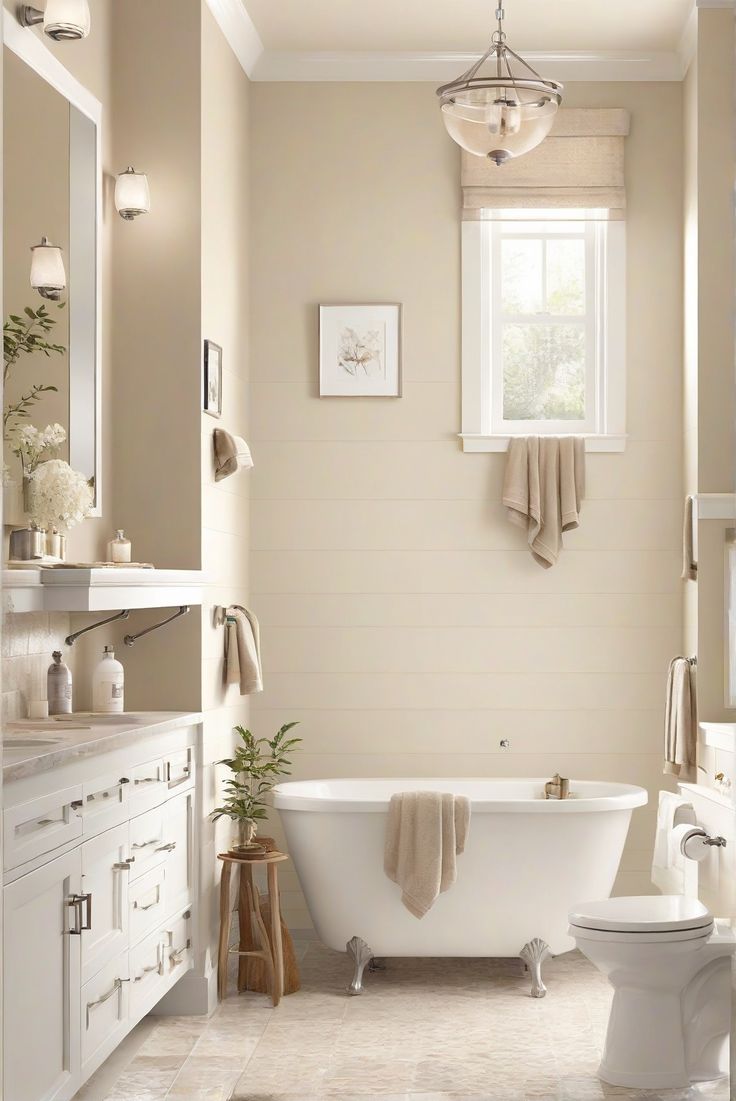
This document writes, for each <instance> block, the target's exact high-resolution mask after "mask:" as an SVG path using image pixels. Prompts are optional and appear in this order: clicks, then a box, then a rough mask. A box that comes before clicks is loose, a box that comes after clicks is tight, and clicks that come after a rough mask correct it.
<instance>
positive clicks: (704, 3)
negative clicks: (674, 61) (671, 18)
mask: <svg viewBox="0 0 736 1101" xmlns="http://www.w3.org/2000/svg"><path fill="white" fill-rule="evenodd" d="M708 8H712V9H720V10H721V11H723V9H724V8H725V9H730V10H731V11H736V0H694V3H693V6H692V8H691V9H690V14H689V15H688V17H687V19H686V21H685V26H684V28H683V31H682V37H681V39H680V45H679V48H678V51H677V52H678V54H679V57H680V67H681V69H682V77H683V79H684V78H685V75H686V74H687V71H688V69H689V68H690V63H691V62H692V60H693V58H694V57H695V51H696V49H697V46H698V12H699V11H705V10H707V9H708Z"/></svg>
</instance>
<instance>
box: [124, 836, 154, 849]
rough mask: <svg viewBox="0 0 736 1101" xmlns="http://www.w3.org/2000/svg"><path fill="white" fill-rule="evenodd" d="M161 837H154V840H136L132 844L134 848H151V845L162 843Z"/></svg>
mask: <svg viewBox="0 0 736 1101" xmlns="http://www.w3.org/2000/svg"><path fill="white" fill-rule="evenodd" d="M160 844H161V838H160V837H154V838H153V840H152V841H135V842H134V843H133V845H132V846H131V847H132V848H134V849H150V847H151V845H160Z"/></svg>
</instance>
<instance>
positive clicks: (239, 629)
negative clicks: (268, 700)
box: [225, 604, 263, 696]
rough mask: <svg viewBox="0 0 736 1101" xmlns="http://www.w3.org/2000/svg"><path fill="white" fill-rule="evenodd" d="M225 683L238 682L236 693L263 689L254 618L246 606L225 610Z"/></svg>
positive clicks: (257, 633) (235, 605) (259, 650)
mask: <svg viewBox="0 0 736 1101" xmlns="http://www.w3.org/2000/svg"><path fill="white" fill-rule="evenodd" d="M225 647H226V649H225V683H226V684H239V685H240V695H241V696H249V695H251V694H252V693H253V692H262V691H263V672H262V669H261V640H260V631H259V628H258V620H257V619H256V617H255V616H254V615H253V612H249V611H248V609H247V608H241V607H240V605H239V604H234V605H233V606H232V607H231V608H228V609H227V620H226V625H225Z"/></svg>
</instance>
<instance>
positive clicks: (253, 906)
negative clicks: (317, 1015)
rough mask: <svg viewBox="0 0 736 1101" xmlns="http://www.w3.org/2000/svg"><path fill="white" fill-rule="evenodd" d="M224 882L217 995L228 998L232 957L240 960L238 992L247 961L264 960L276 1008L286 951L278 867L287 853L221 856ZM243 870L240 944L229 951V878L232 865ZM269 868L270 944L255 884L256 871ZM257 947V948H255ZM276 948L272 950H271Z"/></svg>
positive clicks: (239, 916)
mask: <svg viewBox="0 0 736 1101" xmlns="http://www.w3.org/2000/svg"><path fill="white" fill-rule="evenodd" d="M217 859H218V860H221V861H222V878H221V879H220V949H219V957H218V966H217V992H218V995H219V997H220V998H221V999H222V998H225V997H226V996H227V961H228V957H229V956H230V955H236V956H239V957H240V967H239V969H238V990H243V989H245V968H246V966H247V965H246V959H247V957H255V958H257V959H261V960H263V962H264V964H265V966H266V972H267V974H268V977H269V986H270V993H271V1001H272V1002H273V1004H274V1006H277V1005H278V1004H279V1002H280V1001H281V996H282V994H283V992H284V951H283V945H282V940H281V904H280V902H279V879H278V865H279V864H280V863H281V861H282V860H288V859H289V858H288V856H287V855H286V853H280V852H276V851H273V852H266V853H258V854H254V855H250V854H246V853H244V854H242V855H236V854H235V853H220V854H219V855H218V857H217ZM234 864H237V865H238V867H239V868H240V883H239V889H238V920H239V923H240V943H239V945H238V947H237V948H231V947H230V923H231V921H232V911H231V909H230V876H231V872H232V868H233V865H234ZM263 864H265V865H266V873H267V876H268V900H269V905H270V909H271V940H270V941H269V937H268V933H267V932H266V926H265V925H264V924H263V918H262V917H261V896H260V894H259V892H258V888H257V887H256V885H255V883H254V882H253V868H254V867H257V866H258V865H263ZM256 943H257V944H258V947H255V944H256ZM272 945H273V950H272V947H271V946H272Z"/></svg>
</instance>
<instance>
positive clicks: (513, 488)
mask: <svg viewBox="0 0 736 1101" xmlns="http://www.w3.org/2000/svg"><path fill="white" fill-rule="evenodd" d="M584 496H585V440H584V439H583V438H582V436H517V437H515V438H514V439H512V440H511V442H510V444H509V449H508V454H507V456H506V474H505V478H504V486H503V503H504V505H505V506H506V512H507V515H508V518H509V520H510V521H511V522H512V523H514V524H517V525H519V526H520V527H523V528H526V532H527V542H528V544H529V549H530V550H531V552H532V555H533V557H534V560H535V561H536V562H538V563H539V565H540V566H543V567H544V568H545V569H549V568H550V566H554V564H555V562H556V561H557V559H558V557H559V554H560V550H561V549H562V533H563V531H571V530H572V529H573V528H576V527H577V526H578V524H579V522H580V509H581V506H582V502H583V497H584Z"/></svg>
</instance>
